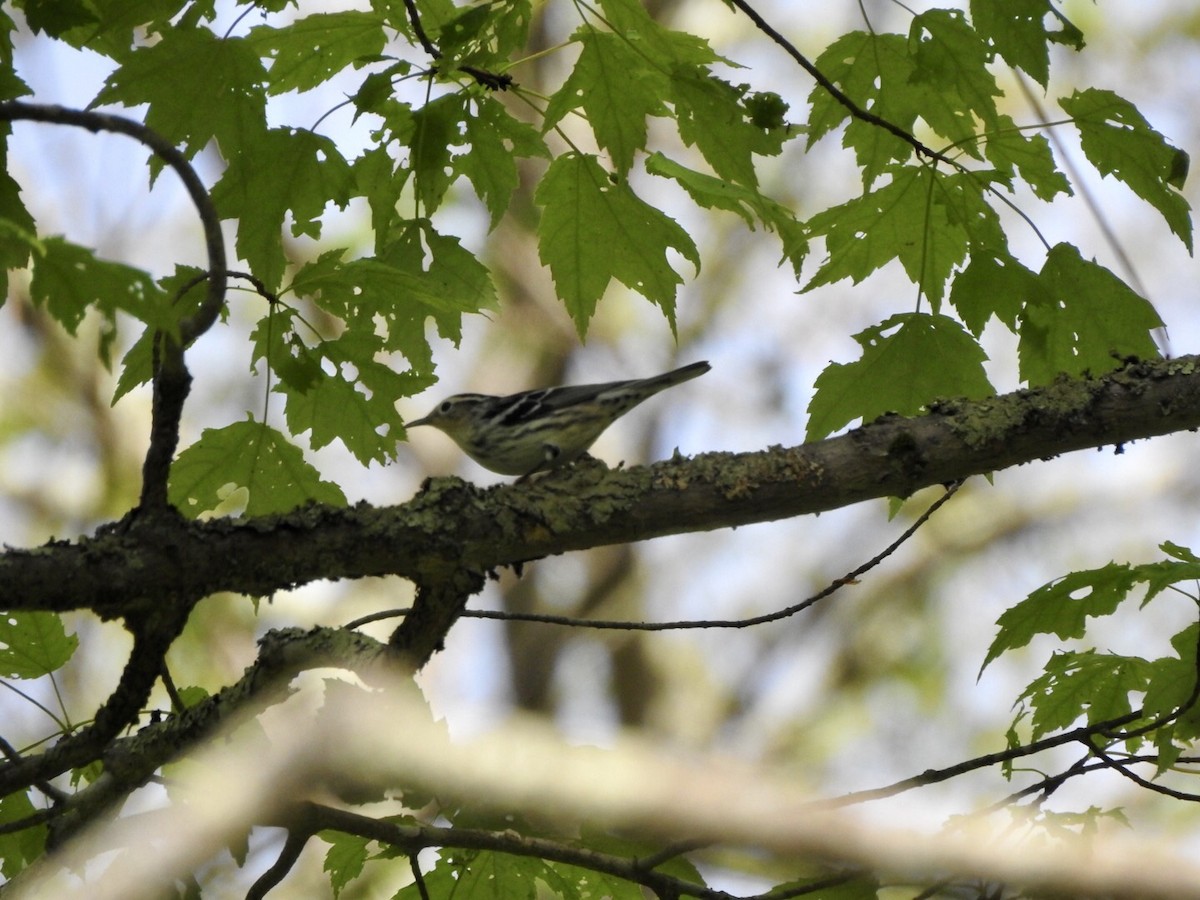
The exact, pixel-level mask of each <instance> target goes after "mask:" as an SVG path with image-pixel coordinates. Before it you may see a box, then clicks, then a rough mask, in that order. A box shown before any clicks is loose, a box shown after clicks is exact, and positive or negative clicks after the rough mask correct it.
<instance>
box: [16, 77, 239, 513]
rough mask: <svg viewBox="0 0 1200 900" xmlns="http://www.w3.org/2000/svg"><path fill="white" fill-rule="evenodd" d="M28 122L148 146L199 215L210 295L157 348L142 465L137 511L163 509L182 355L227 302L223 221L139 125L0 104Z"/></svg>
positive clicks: (168, 151) (181, 391)
mask: <svg viewBox="0 0 1200 900" xmlns="http://www.w3.org/2000/svg"><path fill="white" fill-rule="evenodd" d="M18 120H28V121H33V122H48V123H53V124H57V125H73V126H76V127H78V128H85V129H87V130H88V131H91V132H93V133H95V132H100V131H111V132H113V133H116V134H124V135H127V136H128V137H132V138H133V139H134V140H137V141H139V142H140V143H142V144H144V145H145V146H147V147H149V148H150V149H151V150H152V151H153V152H154V154H155V156H157V157H158V158H159V159H161V160H162V161H163V162H165V163H166V164H167V165H168V166H170V167H171V169H172V170H173V171H174V172H175V174H176V175H178V176H179V179H180V181H182V182H183V186H184V188H185V189H186V190H187V192H188V196H189V197H191V200H192V203H193V204H195V206H196V211H197V213H198V214H199V216H200V223H201V225H202V227H203V228H204V243H205V248H206V251H207V253H208V295H207V297H206V298H205V300H204V302H203V303H201V304H200V308H199V309H198V310H197V311H196V313H195V314H194V315H192V316H191V317H190V318H188V319H186V320H184V321H183V322H181V323H180V325H179V343H178V344H177V343H175V341H174V340H172V339H170V338H169V337H167V336H165V335H162V336H160V340H159V342H158V345H157V348H156V349H157V363H158V365H157V366H156V369H155V375H154V388H153V390H154V400H153V420H152V422H151V425H150V447H149V450H148V451H147V453H146V459H145V462H144V463H143V465H142V496H141V508H142V509H144V510H147V511H149V510H163V509H166V508H167V473H168V472H169V470H170V466H171V460H172V459H173V458H174V456H175V447H176V445H177V444H178V443H179V420H180V417H181V415H182V413H183V404H184V401H185V400H186V399H187V395H188V391H189V390H190V387H191V376H190V375H189V374H188V371H187V367H186V366H185V364H184V361H183V351H184V348H186V347H187V346H188V345H189V344H191V343H192V341H194V340H196V338H198V337H199V336H200V335H202V334H204V332H206V331H207V330H208V329H209V328H211V327H212V325H213V323H214V322H215V321H216V320H217V316H218V315H219V314H220V311H221V307H222V306H223V305H224V303H225V280H226V277H225V268H226V262H225V241H224V238H223V236H222V234H221V220H220V218H219V217H218V215H217V210H216V207H215V206H213V202H212V198H211V197H209V194H208V189H207V188H205V186H204V183H203V182H202V181H201V180H200V176H199V175H197V174H196V170H195V169H193V168H192V165H191V163H189V162H188V159H187V157H186V156H184V154H183V153H181V152H180V151H179V150H178V149H177V148H176V147H175V146H173V145H172V144H171V143H170V142H168V141H167V140H166V139H165V138H163V137H162V136H161V135H159V134H158V133H157V132H155V131H154V130H153V129H151V128H148V127H147V126H146V125H144V124H142V123H141V122H137V121H134V120H133V119H126V118H122V117H121V116H114V115H109V114H107V113H98V112H92V111H90V110H78V109H68V108H66V107H62V106H47V105H41V104H35V103H22V102H20V101H17V100H11V101H8V102H5V103H0V121H7V122H11V121H18Z"/></svg>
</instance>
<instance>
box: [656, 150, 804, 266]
mask: <svg viewBox="0 0 1200 900" xmlns="http://www.w3.org/2000/svg"><path fill="white" fill-rule="evenodd" d="M646 171H647V172H649V173H650V174H651V175H659V176H661V177H663V178H670V179H673V180H674V181H675V182H677V183H678V184H679V186H680V187H682V188H683V189H684V190H685V191H687V192H688V194H689V195H690V196H691V198H692V199H693V200H694V201H695V202H696V203H697V204H698V205H700V206H703V207H704V208H705V209H723V210H727V211H729V212H732V213H737V214H738V215H739V216H741V217H742V219H743V220H744V221H745V223H746V224H747V225H749V226H750V228H754V225H755V223H756V222H759V223H761V224H762V225H763V226H764V227H765V228H766V229H767V230H768V231H774V232H775V233H777V234H778V235H779V240H780V241H781V242H782V244H783V259H785V260H787V261H788V262H789V263H791V266H792V271H793V272H795V274H796V276H797V277H799V275H800V267H801V266H802V265H803V264H804V258H805V257H806V256H807V255H808V234H807V231H806V229H805V227H804V225H803V224H802V223H801V222H799V221H797V219H796V217H795V216H794V215H793V214H792V211H791V210H789V209H788V208H787V207H786V206H784V205H783V204H781V203H776V202H775V201H774V200H771V199H770V198H768V197H764V196H763V195H762V194H760V193H759V192H758V191H757V190H755V189H754V188H751V187H745V186H743V185H740V184H731V183H730V182H728V181H725V180H723V179H720V178H715V177H713V176H712V175H706V174H705V173H703V172H697V171H695V170H693V169H689V168H687V167H686V166H681V165H680V164H679V163H677V162H675V161H674V160H671V159H668V158H667V157H665V156H663V155H662V154H661V153H652V154H651V155H650V156H649V157H648V158H647V159H646Z"/></svg>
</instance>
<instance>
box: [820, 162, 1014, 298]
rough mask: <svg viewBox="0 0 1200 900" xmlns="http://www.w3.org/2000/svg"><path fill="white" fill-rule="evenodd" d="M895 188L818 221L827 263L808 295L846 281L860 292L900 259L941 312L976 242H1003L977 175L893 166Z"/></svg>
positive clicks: (886, 188)
mask: <svg viewBox="0 0 1200 900" xmlns="http://www.w3.org/2000/svg"><path fill="white" fill-rule="evenodd" d="M888 171H889V172H890V174H891V176H892V180H891V183H890V184H887V185H885V186H883V187H881V188H879V189H878V190H874V191H870V192H868V193H866V194H864V195H863V196H861V197H858V198H856V199H854V200H851V201H849V202H847V203H843V204H841V205H840V206H835V207H833V208H831V209H827V210H825V211H824V212H820V213H817V215H815V216H813V217H812V219H810V220H809V223H808V224H809V233H810V234H811V235H812V236H814V237H824V238H825V250H826V252H827V253H828V256H829V258H828V260H827V261H826V262H825V263H824V264H823V265H822V266H821V267H820V268H819V269H818V270H817V271H816V273H815V274H814V275H813V277H812V278H811V279H809V281H808V283H807V284H806V285H805V286H804V290H805V291H811V290H813V289H814V288H817V287H820V286H821V285H824V284H833V283H834V282H836V281H840V280H841V279H843V278H849V279H851V280H852V281H853V282H854V283H855V284H858V283H859V282H860V281H862V280H863V279H864V278H866V277H867V276H868V275H870V274H871V273H872V272H874V271H875V270H876V269H879V268H880V267H882V266H883V265H885V264H886V263H888V262H890V261H891V260H893V259H897V260H899V261H900V264H901V265H903V266H904V271H905V272H906V273H908V277H909V278H911V279H912V281H913V282H914V283H915V284H917V285H918V286H919V287H920V288H921V289H922V291H923V292H924V293H925V294H926V295H928V296H929V298H930V300H931V301H933V303H934V304H935V309H936V304H937V302H938V301H939V300H940V299H941V297H942V294H943V292H944V290H945V283H946V280H947V278H949V276H950V273H951V272H952V271H953V269H954V267H955V266H956V265H958V264H959V263H961V262H962V261H963V260H964V259H965V258H966V255H967V249H968V247H969V246H970V244H971V243H972V242H975V243H982V244H984V245H994V244H995V243H996V242H997V241H999V242H1001V243H1002V242H1003V232H1002V231H1000V229H999V225H998V222H997V220H996V217H995V213H994V211H992V210H991V208H990V207H988V206H987V205H986V204H985V203H983V202H982V201H981V199H980V187H979V183H978V179H979V178H981V177H984V176H983V175H981V174H980V173H974V174H972V175H961V174H956V175H948V176H946V175H940V174H939V173H938V172H937V171H936V170H934V169H933V168H931V167H928V166H894V167H891V168H890V169H889V170H888Z"/></svg>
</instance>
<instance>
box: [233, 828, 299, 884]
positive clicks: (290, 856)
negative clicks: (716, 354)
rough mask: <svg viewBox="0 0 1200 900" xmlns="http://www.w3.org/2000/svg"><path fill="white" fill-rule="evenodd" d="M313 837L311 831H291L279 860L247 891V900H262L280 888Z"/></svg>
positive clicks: (280, 852)
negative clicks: (275, 888) (273, 889)
mask: <svg viewBox="0 0 1200 900" xmlns="http://www.w3.org/2000/svg"><path fill="white" fill-rule="evenodd" d="M312 836H313V832H311V831H305V830H297V829H289V831H288V836H287V839H286V840H285V841H284V842H283V849H282V850H280V851H279V858H278V859H276V860H275V862H273V863H272V864H271V866H270V868H268V869H267V871H265V872H263V873H262V875H260V876H259V877H258V880H257V881H255V882H254V884H252V885H251V886H250V890H248V891H246V900H262V898H263V897H265V896H267V894H268V893H270V891H271V889H272V888H274V887H276V886H278V884H279V882H281V881H283V879H284V878H286V877H287V873H288V872H290V871H292V868H293V867H294V866H295V865H296V862H297V860H299V859H300V854H301V853H302V852H303V851H304V847H305V845H307V844H308V841H309V839H310V838H311V837H312Z"/></svg>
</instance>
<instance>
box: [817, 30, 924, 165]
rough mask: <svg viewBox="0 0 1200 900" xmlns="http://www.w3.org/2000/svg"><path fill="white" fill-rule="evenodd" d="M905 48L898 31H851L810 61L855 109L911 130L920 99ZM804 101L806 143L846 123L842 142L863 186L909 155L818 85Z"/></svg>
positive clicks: (906, 146) (908, 148) (906, 148)
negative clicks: (850, 151)
mask: <svg viewBox="0 0 1200 900" xmlns="http://www.w3.org/2000/svg"><path fill="white" fill-rule="evenodd" d="M908 51H909V46H908V41H907V40H906V39H905V38H904V37H902V36H901V35H898V34H876V33H874V32H865V31H852V32H849V33H847V34H844V35H842V36H841V37H840V38H838V39H837V40H836V41H834V42H833V43H832V44H830V45H829V47H828V48H826V50H825V52H824V53H822V54H821V55H820V56H819V57H817V60H816V63H815V65H816V67H817V68H818V69H820V70H821V71H822V72H823V73H824V74H825V76H826V77H827V78H829V80H830V81H832V82H833V83H834V84H835V85H837V86H838V87H839V88H840V89H841V90H842V92H843V93H844V94H846V95H847V96H848V97H849V98H850V99H851V100H853V101H854V102H855V103H857V104H858V106H859V107H860V108H861V109H867V110H870V111H871V112H872V113H874V114H875V115H877V116H880V117H882V118H883V119H885V120H887V121H888V122H891V123H892V124H893V125H896V126H898V127H900V128H903V129H905V130H908V131H911V130H912V126H913V124H914V123H915V122H916V120H917V116H919V115H920V114H921V106H920V104H921V101H922V100H923V99H924V98H923V96H922V93H921V92H920V91H918V90H915V89H914V87H913V79H914V78H915V75H916V68H915V65H914V63H913V60H912V59H911V58H910V56H909V52H908ZM808 102H809V104H810V106H811V108H812V112H811V113H810V115H809V118H808V146H809V147H812V146H813V144H815V143H816V142H817V141H818V140H820V139H821V138H822V137H823V136H824V135H826V134H828V133H829V132H831V131H832V130H833V129H834V128H837V127H838V126H839V125H841V124H842V122H847V121H848V122H849V124H848V125H847V127H846V136H845V138H844V140H843V141H842V143H843V145H844V146H846V147H853V148H854V151H855V156H856V159H857V161H858V165H859V167H860V168H861V169H862V170H863V184H864V185H867V186H869V185H871V184H872V183H873V182H874V181H875V179H876V178H878V177H879V175H880V174H882V173H883V172H884V171H885V170H886V169H887V168H888V166H889V165H890V164H891V163H893V162H896V161H899V160H904V159H908V157H909V156H911V154H912V147H911V146H910V145H909V144H907V143H905V142H904V141H902V140H901V139H900V138H898V137H896V136H895V135H893V134H891V133H889V132H887V131H885V130H884V129H882V128H880V127H878V126H877V125H874V124H871V123H868V122H863V121H861V120H859V119H855V118H852V117H851V115H850V112H849V110H847V109H846V107H845V105H844V104H842V103H840V102H839V101H838V100H837V99H835V98H834V97H833V96H832V95H830V93H829V92H828V91H827V90H825V89H824V88H823V87H821V86H820V85H818V86H816V87H814V88H813V90H812V92H811V93H810V94H809V96H808Z"/></svg>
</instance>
